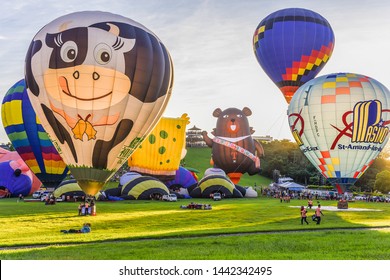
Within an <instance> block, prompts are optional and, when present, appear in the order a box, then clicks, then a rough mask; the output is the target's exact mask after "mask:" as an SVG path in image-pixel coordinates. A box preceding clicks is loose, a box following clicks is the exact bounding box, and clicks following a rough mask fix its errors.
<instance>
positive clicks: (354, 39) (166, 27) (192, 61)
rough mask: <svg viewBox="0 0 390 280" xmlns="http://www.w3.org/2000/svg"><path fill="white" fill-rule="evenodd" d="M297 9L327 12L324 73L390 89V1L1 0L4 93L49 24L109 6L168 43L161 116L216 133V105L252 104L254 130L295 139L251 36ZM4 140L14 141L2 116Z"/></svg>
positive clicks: (0, 85)
mask: <svg viewBox="0 0 390 280" xmlns="http://www.w3.org/2000/svg"><path fill="white" fill-rule="evenodd" d="M293 7H299V8H306V9H310V10H313V11H315V12H317V13H319V14H321V15H322V16H323V17H325V18H326V19H327V20H328V21H329V23H330V24H331V26H332V28H333V31H334V33H335V37H336V42H335V48H334V51H333V55H332V57H331V58H330V60H329V62H328V63H327V65H326V66H325V67H324V68H323V69H322V71H321V72H320V74H319V75H324V74H329V73H335V72H353V73H358V74H364V75H367V76H370V77H372V78H375V79H376V80H378V81H380V82H381V83H382V84H384V85H385V86H386V87H388V88H390V71H389V70H388V68H387V66H388V65H390V32H389V29H390V16H389V15H390V2H388V1H385V0H367V1H366V0H327V1H319V0H316V1H314V0H293V1H287V0H273V1H270V0H241V1H233V0H218V1H217V0H209V1H207V0H191V1H188V0H164V1H161V0H143V1H139V0H116V1H102V0H93V1H90V0H83V1H80V0H67V1H51V0H34V1H32V0H14V1H9V0H3V1H2V7H1V13H0V26H1V28H0V99H1V101H2V100H3V98H4V95H5V93H6V92H7V90H8V89H9V88H10V87H11V86H12V85H13V84H14V83H15V82H17V81H19V80H20V79H22V78H23V77H24V59H25V54H26V52H27V48H28V46H29V44H30V42H31V40H32V38H33V37H34V35H35V34H36V33H37V32H38V31H39V30H40V29H41V28H42V27H43V26H44V25H46V24H48V23H49V22H51V21H52V20H54V19H55V18H57V17H59V16H62V15H65V14H68V13H71V12H76V11H85V10H99V11H107V12H111V13H116V14H120V15H123V16H126V17H128V18H131V19H133V20H135V21H137V22H139V23H141V24H143V25H144V26H146V27H147V28H148V29H150V30H151V31H153V32H154V33H155V34H156V35H157V36H158V37H159V38H160V40H161V41H162V42H163V43H164V44H165V45H166V47H167V48H168V51H169V52H170V54H171V56H172V59H173V63H174V71H175V83H174V87H173V94H172V98H171V100H170V102H169V104H168V107H167V109H166V111H165V112H164V114H163V116H165V117H179V116H181V115H182V114H183V113H187V114H188V115H189V117H190V122H191V123H190V124H189V127H192V126H193V125H196V126H197V127H200V128H202V129H204V130H206V131H208V132H211V130H212V129H213V128H214V127H215V124H216V119H215V118H214V117H213V116H212V112H213V111H214V109H216V108H218V107H219V108H221V109H222V110H224V109H226V108H229V107H236V108H239V109H242V108H243V107H245V106H246V107H249V108H250V109H251V110H252V112H253V114H252V116H250V117H249V123H250V125H251V126H252V127H253V128H254V130H255V131H256V132H255V135H270V136H272V137H274V138H276V139H286V138H287V139H292V136H291V133H290V130H289V128H288V122H287V116H286V111H287V103H286V101H285V99H284V97H283V96H282V94H281V93H280V91H279V89H278V88H277V87H276V86H275V85H274V84H273V82H272V81H271V80H270V79H269V78H268V76H267V75H266V74H265V72H264V71H263V70H262V68H261V67H260V65H259V64H258V63H257V60H256V58H255V55H254V53H253V49H252V36H253V33H254V31H255V29H256V27H257V25H258V23H259V22H260V21H261V20H262V19H263V18H265V17H266V16H267V15H269V14H270V13H272V12H274V11H277V10H279V9H284V8H293ZM0 121H1V120H0ZM3 142H4V143H5V142H9V140H8V137H7V135H6V133H5V130H4V128H3V125H2V123H1V122H0V143H3Z"/></svg>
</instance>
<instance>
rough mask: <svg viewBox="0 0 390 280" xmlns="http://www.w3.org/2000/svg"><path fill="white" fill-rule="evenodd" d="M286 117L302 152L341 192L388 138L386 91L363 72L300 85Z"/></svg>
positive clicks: (389, 108)
mask: <svg viewBox="0 0 390 280" xmlns="http://www.w3.org/2000/svg"><path fill="white" fill-rule="evenodd" d="M288 120H289V125H290V128H291V131H292V134H293V136H294V138H295V140H296V141H297V143H298V145H299V146H300V149H301V150H302V152H303V153H304V154H305V156H306V157H307V158H308V159H309V160H310V161H311V163H312V164H313V165H314V166H315V167H316V168H317V169H318V171H319V172H320V173H321V174H322V175H323V176H324V177H325V178H328V179H329V180H330V181H331V182H332V183H333V184H335V185H336V186H337V187H338V190H339V192H340V191H341V190H343V191H345V188H346V187H348V186H350V185H352V184H353V183H355V181H356V180H357V179H358V178H360V177H361V176H362V175H363V173H364V172H365V170H367V168H368V167H369V166H370V165H371V164H372V163H373V161H374V159H375V158H376V157H377V156H378V154H379V153H380V152H381V151H382V149H383V147H384V146H385V145H386V143H387V141H388V138H389V136H388V134H389V124H390V92H389V90H388V89H387V88H386V87H385V86H384V85H382V84H381V83H379V82H378V81H376V80H374V79H372V78H370V77H367V76H364V75H359V74H353V73H337V74H330V75H325V76H321V77H318V78H315V79H313V80H311V81H309V82H307V83H306V84H305V85H303V86H302V87H300V88H299V90H298V91H297V92H296V94H295V95H294V97H293V98H292V100H291V103H290V105H289V107H288Z"/></svg>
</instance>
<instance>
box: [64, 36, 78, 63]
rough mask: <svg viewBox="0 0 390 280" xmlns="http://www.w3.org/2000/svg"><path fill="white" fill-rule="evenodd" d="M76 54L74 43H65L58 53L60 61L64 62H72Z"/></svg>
mask: <svg viewBox="0 0 390 280" xmlns="http://www.w3.org/2000/svg"><path fill="white" fill-rule="evenodd" d="M77 53H78V48H77V45H76V43H75V42H73V41H68V42H65V43H64V44H63V45H62V47H61V51H60V55H61V59H62V60H63V61H65V62H68V63H69V62H73V61H74V60H75V59H76V57H77Z"/></svg>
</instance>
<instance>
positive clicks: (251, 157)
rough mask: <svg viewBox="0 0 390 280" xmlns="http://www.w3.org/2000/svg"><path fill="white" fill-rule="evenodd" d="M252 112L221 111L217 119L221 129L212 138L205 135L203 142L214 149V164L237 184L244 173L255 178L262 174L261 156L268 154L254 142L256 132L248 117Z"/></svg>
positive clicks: (215, 130)
mask: <svg viewBox="0 0 390 280" xmlns="http://www.w3.org/2000/svg"><path fill="white" fill-rule="evenodd" d="M250 115H252V111H251V110H250V109H249V108H248V107H244V108H243V109H242V110H240V109H237V108H228V109H226V110H224V111H222V110H221V109H220V108H217V109H215V110H214V112H213V116H214V117H216V118H217V125H216V128H214V130H213V132H212V134H213V135H214V138H213V139H211V138H209V137H208V135H207V132H206V131H203V139H204V141H205V142H206V144H207V145H208V146H209V147H211V148H212V163H213V165H214V167H217V168H220V169H222V170H223V171H225V173H226V174H227V175H228V177H229V178H230V179H231V180H232V181H233V183H235V184H237V183H238V182H239V180H240V178H241V175H242V174H243V173H248V174H249V175H255V174H256V173H259V172H260V158H259V157H260V156H262V155H263V154H264V150H263V147H262V146H261V144H260V143H259V142H257V141H255V140H254V139H253V138H252V134H253V133H254V130H253V128H252V127H250V126H249V121H248V118H247V117H248V116H250Z"/></svg>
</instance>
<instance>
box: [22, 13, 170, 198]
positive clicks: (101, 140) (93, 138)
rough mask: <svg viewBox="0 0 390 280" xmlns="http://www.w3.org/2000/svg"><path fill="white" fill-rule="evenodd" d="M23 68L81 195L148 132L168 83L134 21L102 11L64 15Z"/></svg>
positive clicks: (151, 41)
mask: <svg viewBox="0 0 390 280" xmlns="http://www.w3.org/2000/svg"><path fill="white" fill-rule="evenodd" d="M25 67H26V71H25V72H26V83H27V87H28V93H29V97H30V99H31V103H32V105H33V107H34V109H35V111H36V113H37V115H38V117H39V118H40V119H41V122H42V125H43V126H44V128H45V130H46V131H47V133H48V134H49V136H50V138H51V140H52V142H53V143H54V145H55V147H56V148H57V150H58V151H59V153H60V155H61V156H62V158H63V160H64V161H65V163H66V164H67V165H68V167H69V169H70V171H71V173H72V175H73V176H74V177H75V178H76V179H77V181H78V183H79V185H80V186H81V188H82V189H83V190H84V192H85V193H86V194H89V195H95V194H96V193H97V192H98V191H99V190H100V189H101V188H102V187H103V185H104V183H105V182H106V181H107V180H108V179H109V178H110V176H112V175H113V174H114V173H115V171H116V170H118V168H119V167H121V166H122V165H123V163H125V162H126V160H127V159H128V157H129V156H130V155H131V154H132V153H133V151H134V150H135V149H136V148H137V146H138V145H139V144H140V143H141V142H142V141H143V140H144V138H145V137H146V135H148V134H149V133H150V131H151V130H152V128H153V127H154V125H155V124H156V123H157V122H158V120H159V119H160V117H161V115H162V113H163V111H164V109H165V107H166V105H167V102H168V100H169V97H170V94H171V89H172V85H173V66H172V61H171V58H170V56H169V53H168V51H167V49H166V48H165V46H164V45H163V44H162V42H161V41H160V40H159V39H158V38H157V37H156V36H155V35H154V34H153V33H152V32H151V31H149V30H148V29H147V28H145V27H144V26H142V25H141V24H139V23H137V22H135V21H133V20H131V19H128V18H125V17H122V16H119V15H115V14H111V13H106V12H97V11H95V12H92V11H85V12H77V13H72V14H68V15H65V16H63V17H60V18H58V19H56V20H54V21H52V22H50V23H49V24H47V25H46V26H44V27H43V28H42V29H41V30H40V31H39V32H38V33H37V34H36V36H35V37H34V39H33V41H32V43H31V44H30V48H29V50H28V53H27V56H26V65H25Z"/></svg>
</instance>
